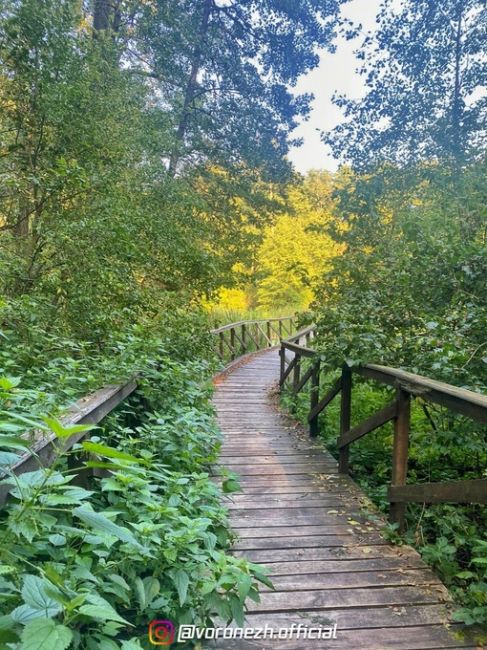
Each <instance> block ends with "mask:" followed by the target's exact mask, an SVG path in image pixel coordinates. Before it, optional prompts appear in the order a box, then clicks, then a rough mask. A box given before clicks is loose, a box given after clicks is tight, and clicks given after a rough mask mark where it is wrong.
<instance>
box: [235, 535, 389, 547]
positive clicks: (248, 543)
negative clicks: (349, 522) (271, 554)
mask: <svg viewBox="0 0 487 650" xmlns="http://www.w3.org/2000/svg"><path fill="white" fill-rule="evenodd" d="M358 543H359V540H358V539H356V538H354V537H353V536H352V535H305V536H302V537H300V538H299V547H300V548H301V549H308V548H314V547H318V548H326V547H338V548H342V547H344V546H346V545H347V544H350V545H351V546H353V545H354V544H358ZM360 543H361V544H363V545H364V546H370V545H374V546H376V545H380V544H384V545H387V542H386V541H385V540H383V539H380V538H378V537H377V535H376V534H373V533H367V534H365V533H364V534H363V535H361V536H360ZM296 544H297V541H296V539H295V538H294V537H281V538H273V537H270V538H261V537H256V538H253V537H252V538H245V539H240V540H238V541H237V542H236V544H235V547H234V548H235V550H237V551H243V550H249V551H257V550H264V549H293V548H296Z"/></svg>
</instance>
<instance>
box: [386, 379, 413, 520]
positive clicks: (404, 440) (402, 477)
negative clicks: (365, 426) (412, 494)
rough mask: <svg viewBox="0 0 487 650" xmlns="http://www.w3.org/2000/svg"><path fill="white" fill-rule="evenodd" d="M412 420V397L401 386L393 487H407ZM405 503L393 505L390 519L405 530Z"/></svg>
mask: <svg viewBox="0 0 487 650" xmlns="http://www.w3.org/2000/svg"><path fill="white" fill-rule="evenodd" d="M410 420H411V395H410V394H409V393H408V392H406V391H405V390H403V389H402V388H401V387H400V386H399V387H398V389H397V416H396V419H395V420H394V451H393V457H392V481H391V484H392V485H393V486H400V485H406V477H407V472H408V447H409V428H410ZM405 514H406V504H405V503H392V504H391V507H390V515H389V518H390V520H391V522H392V523H397V524H399V530H401V531H402V530H403V528H404V517H405Z"/></svg>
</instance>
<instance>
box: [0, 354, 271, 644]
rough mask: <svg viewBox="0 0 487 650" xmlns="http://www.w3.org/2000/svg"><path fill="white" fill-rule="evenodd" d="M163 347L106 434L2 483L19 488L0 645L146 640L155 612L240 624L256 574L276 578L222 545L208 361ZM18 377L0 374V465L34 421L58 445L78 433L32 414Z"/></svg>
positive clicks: (6, 556) (0, 573)
mask: <svg viewBox="0 0 487 650" xmlns="http://www.w3.org/2000/svg"><path fill="white" fill-rule="evenodd" d="M153 352H154V349H153ZM158 352H159V353H158V354H154V357H153V362H152V364H151V366H150V367H149V368H148V370H147V371H146V373H145V374H144V376H143V377H142V378H141V388H140V390H139V391H138V393H137V394H136V395H135V397H134V398H133V399H132V400H131V401H129V402H128V403H123V404H122V405H121V407H119V409H118V411H116V412H114V413H113V414H112V415H110V416H109V417H108V418H107V419H106V421H105V422H104V423H103V428H102V430H101V431H100V432H99V431H93V432H92V434H91V438H90V439H89V440H88V441H85V442H83V443H82V444H81V445H77V446H76V447H75V448H73V450H72V451H71V452H69V453H60V455H59V457H58V459H57V461H56V463H55V464H54V465H53V466H51V467H50V468H48V469H43V468H39V469H38V470H37V471H34V472H29V473H25V474H22V475H21V476H19V477H14V476H11V477H8V478H6V479H5V480H4V481H3V483H4V484H8V485H9V486H10V488H11V499H10V501H9V504H8V506H6V507H5V508H4V509H3V511H2V512H1V513H0V531H1V535H2V545H1V548H0V611H1V612H2V613H3V614H4V615H3V616H1V617H0V641H1V642H2V643H3V644H6V643H9V647H11V648H19V649H25V650H27V649H30V650H36V649H39V650H40V648H47V647H49V649H50V650H64V649H65V648H68V647H73V648H88V649H89V650H95V649H96V650H98V649H102V650H112V649H116V648H123V649H125V650H131V649H132V648H140V647H147V641H146V639H147V627H148V624H149V622H150V621H151V620H153V619H161V618H163V619H169V620H172V621H173V622H174V623H175V624H176V625H177V624H180V623H194V624H197V625H201V626H203V625H208V624H210V622H211V621H212V620H214V619H215V618H216V617H219V618H221V619H223V620H226V621H230V620H232V619H236V620H237V621H239V622H240V623H241V622H242V618H243V612H244V601H245V599H246V598H247V597H250V598H253V599H254V600H257V599H258V592H257V584H258V581H259V580H260V581H264V582H267V583H268V581H267V579H266V578H265V576H263V575H262V574H261V572H260V570H259V568H258V567H257V566H255V565H251V564H250V563H248V562H247V561H245V560H243V559H238V558H233V557H231V556H230V555H228V554H227V553H226V551H227V550H228V548H229V545H230V543H231V542H232V533H231V532H230V531H229V528H228V522H227V518H226V511H225V509H224V508H223V507H222V505H221V491H220V489H219V488H218V487H217V485H216V484H215V483H214V482H212V481H211V480H210V477H209V474H208V470H209V463H210V462H211V461H214V460H215V458H216V455H217V451H218V448H219V433H218V430H217V428H216V425H215V421H214V418H213V411H212V406H211V402H210V401H209V397H210V395H211V389H210V383H209V382H208V363H207V362H204V361H185V362H181V361H174V360H171V358H170V357H169V356H168V354H167V350H166V349H164V348H163V347H162V346H161V347H159V350H158ZM16 384H17V381H10V380H7V379H4V380H2V383H1V384H0V388H1V393H0V400H1V404H0V407H1V409H2V414H3V415H2V423H1V428H2V435H1V437H0V449H2V450H3V451H1V452H0V462H1V465H2V468H3V469H4V470H5V469H6V468H7V466H8V465H9V464H10V463H11V462H12V460H13V459H14V458H15V456H13V454H16V453H18V449H23V448H25V446H26V444H28V442H27V441H26V440H24V439H21V438H19V437H18V436H19V434H20V432H21V431H23V430H24V429H25V427H26V425H37V426H38V427H42V428H44V429H45V430H47V429H50V430H52V431H54V432H55V433H56V435H57V437H58V440H59V444H60V445H61V443H62V439H63V438H64V437H66V436H68V435H70V433H73V431H74V429H73V428H69V429H65V428H63V427H62V426H61V425H60V424H59V422H58V421H56V420H53V419H50V418H44V419H43V420H39V419H38V418H37V417H36V416H30V417H27V416H26V410H25V408H24V406H23V404H24V399H26V400H27V403H31V401H32V395H31V393H30V392H29V391H23V390H22V389H21V388H20V387H18V386H16ZM95 433H96V436H95ZM88 454H89V456H88ZM70 456H71V457H73V460H74V459H75V458H76V459H77V460H78V463H79V462H81V463H82V466H81V467H80V468H79V469H76V470H74V469H73V463H71V462H70ZM92 471H94V472H96V473H97V475H96V476H91V472H92ZM87 472H89V474H87ZM231 484H233V481H225V480H224V481H223V487H224V489H225V488H227V486H228V487H230V486H231Z"/></svg>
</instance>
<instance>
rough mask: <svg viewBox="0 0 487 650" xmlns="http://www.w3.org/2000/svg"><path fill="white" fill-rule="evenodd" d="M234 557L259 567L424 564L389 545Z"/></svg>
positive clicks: (405, 549)
mask: <svg viewBox="0 0 487 650" xmlns="http://www.w3.org/2000/svg"><path fill="white" fill-rule="evenodd" d="M233 554H234V555H236V556H238V557H247V558H248V559H249V560H250V561H251V562H256V563H258V564H265V565H266V566H267V565H268V564H272V563H274V564H277V563H279V564H280V563H286V562H300V561H302V560H303V559H304V560H327V561H330V560H331V561H337V562H339V561H341V562H345V561H349V560H366V561H375V560H378V559H382V558H399V559H400V560H401V561H403V562H404V566H407V564H408V563H409V561H411V558H415V559H417V560H420V557H419V554H418V553H416V551H414V550H413V549H412V548H411V547H409V546H401V547H397V546H389V545H385V544H383V543H382V544H347V545H345V546H342V547H339V546H338V547H337V546H316V547H312V548H309V547H308V548H297V547H296V546H293V547H292V548H284V549H280V548H277V549H276V548H263V549H253V550H252V549H247V550H245V551H244V550H235V551H234V552H233Z"/></svg>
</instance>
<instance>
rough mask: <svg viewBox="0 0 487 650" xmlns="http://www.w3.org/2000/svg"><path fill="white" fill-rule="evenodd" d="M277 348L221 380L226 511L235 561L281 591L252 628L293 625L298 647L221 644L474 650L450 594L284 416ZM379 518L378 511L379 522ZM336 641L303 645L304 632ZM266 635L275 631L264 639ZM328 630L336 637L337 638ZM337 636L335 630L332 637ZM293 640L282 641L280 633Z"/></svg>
mask: <svg viewBox="0 0 487 650" xmlns="http://www.w3.org/2000/svg"><path fill="white" fill-rule="evenodd" d="M278 375H279V357H278V354H277V351H275V350H269V351H266V352H263V353H261V354H258V355H255V356H253V357H251V358H250V359H249V360H247V362H245V363H243V364H242V365H240V366H238V367H236V368H234V369H233V370H231V371H230V372H229V373H228V374H227V375H226V376H224V378H223V379H220V380H218V381H217V385H216V391H215V397H214V402H215V405H216V408H217V413H218V420H219V424H220V426H221V428H222V430H223V432H224V443H223V446H222V452H221V464H222V465H224V466H226V467H228V468H230V469H232V470H234V471H235V472H237V473H238V474H239V475H240V483H241V486H242V491H241V492H240V493H238V494H237V495H233V496H232V498H231V501H230V504H229V507H230V509H231V523H232V525H233V528H234V529H235V531H236V533H237V534H238V536H239V540H238V541H237V543H236V545H235V554H237V555H242V556H245V557H247V558H248V559H249V560H251V561H253V562H257V563H259V564H263V565H266V566H267V567H268V569H269V571H270V576H271V579H272V581H273V583H274V587H275V590H274V591H272V590H270V589H267V588H263V590H262V591H263V593H262V594H261V602H260V603H254V602H252V601H248V610H249V614H248V616H247V623H246V624H247V625H248V626H254V627H260V628H264V632H265V634H266V635H270V627H274V628H276V629H279V628H284V627H290V626H291V625H293V624H295V627H294V630H295V632H294V638H293V639H287V640H285V639H272V640H271V639H270V638H269V637H268V636H267V638H266V639H253V640H250V639H247V640H229V639H228V640H224V641H223V640H222V641H220V642H219V643H218V647H221V648H225V650H231V649H232V648H239V649H240V648H241V649H249V650H257V649H258V650H274V649H276V650H278V649H279V650H280V649H281V648H282V649H283V650H285V649H289V650H290V649H293V650H294V649H295V650H316V649H317V648H342V649H344V648H347V649H348V648H349V649H352V648H353V649H360V650H382V649H384V650H385V649H389V648H394V649H399V648H400V649H406V648H407V649H410V650H432V649H433V648H461V647H462V648H467V647H474V646H469V645H468V644H467V643H466V642H463V641H462V639H461V636H460V635H459V634H458V632H457V631H456V630H455V626H453V627H451V628H450V629H447V627H446V625H445V624H446V623H447V622H448V617H449V609H450V608H449V606H448V601H449V596H448V593H447V591H446V589H445V587H444V586H443V585H442V584H441V583H440V581H439V580H438V578H436V576H435V575H434V574H433V573H432V572H431V570H430V569H428V567H427V566H426V565H425V564H424V563H423V562H422V560H421V558H420V557H419V555H418V554H417V553H416V552H415V551H414V550H413V549H411V548H409V547H404V546H403V547H397V546H393V545H391V544H389V543H388V542H387V541H386V540H385V539H384V538H383V537H382V536H381V533H380V529H381V527H382V526H383V525H384V523H383V521H382V520H381V519H379V518H378V517H377V516H376V515H374V514H373V512H374V511H373V509H372V510H370V511H369V513H367V512H368V511H367V505H368V501H367V499H366V498H365V497H364V495H363V493H362V492H361V491H360V490H359V489H358V488H357V486H356V485H355V484H354V483H353V481H352V480H351V479H349V478H348V477H344V476H340V475H339V474H338V470H337V464H336V462H335V460H334V459H333V458H332V456H331V455H330V454H328V453H327V452H326V451H323V448H322V447H320V445H319V444H317V443H313V442H312V441H311V440H310V439H309V436H308V435H307V433H306V432H305V431H304V430H303V429H302V428H300V427H299V426H298V425H296V423H295V422H294V421H292V420H290V419H289V418H287V417H286V416H284V415H283V414H282V413H279V412H278V410H277V407H276V404H277V398H276V388H277V379H278ZM371 513H372V514H371ZM299 624H301V625H304V626H310V627H317V626H319V627H323V628H326V629H324V630H323V634H324V635H326V634H327V633H328V634H332V635H333V634H334V632H333V626H334V625H335V624H336V626H337V629H336V639H321V640H317V639H314V640H311V639H304V638H303V634H304V632H303V629H302V628H301V632H300V638H299V639H296V635H297V630H296V626H297V625H299ZM266 626H267V631H265V630H266ZM330 628H331V629H330ZM327 629H328V632H327ZM283 634H284V633H283Z"/></svg>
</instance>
